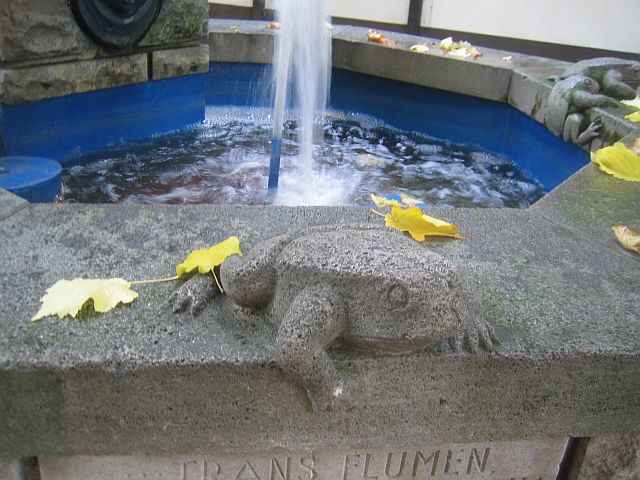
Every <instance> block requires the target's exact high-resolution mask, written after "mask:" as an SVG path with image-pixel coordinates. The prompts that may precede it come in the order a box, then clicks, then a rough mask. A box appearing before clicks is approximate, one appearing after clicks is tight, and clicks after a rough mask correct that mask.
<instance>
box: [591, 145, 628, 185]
mask: <svg viewBox="0 0 640 480" xmlns="http://www.w3.org/2000/svg"><path fill="white" fill-rule="evenodd" d="M591 161H592V162H595V163H597V164H598V166H599V167H600V169H601V170H602V171H604V172H606V173H608V174H610V175H613V176H614V177H616V178H621V179H623V180H629V181H632V182H640V155H638V154H637V153H636V152H634V151H633V150H631V149H630V148H627V147H626V146H625V145H624V144H623V143H620V142H618V143H616V144H614V145H613V146H611V147H605V148H601V149H600V150H598V151H597V152H592V153H591Z"/></svg>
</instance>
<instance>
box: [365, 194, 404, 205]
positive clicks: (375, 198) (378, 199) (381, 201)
mask: <svg viewBox="0 0 640 480" xmlns="http://www.w3.org/2000/svg"><path fill="white" fill-rule="evenodd" d="M371 201H372V202H373V203H374V204H375V206H376V207H378V208H382V207H399V206H400V202H399V201H398V200H393V199H391V198H385V197H382V196H379V195H374V194H373V193H372V194H371Z"/></svg>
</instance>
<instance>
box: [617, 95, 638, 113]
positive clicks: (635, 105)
mask: <svg viewBox="0 0 640 480" xmlns="http://www.w3.org/2000/svg"><path fill="white" fill-rule="evenodd" d="M620 103H621V104H623V105H626V106H627V107H631V108H635V109H636V110H640V96H637V97H636V98H634V99H633V100H621V101H620Z"/></svg>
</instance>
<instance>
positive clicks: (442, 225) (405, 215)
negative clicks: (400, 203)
mask: <svg viewBox="0 0 640 480" xmlns="http://www.w3.org/2000/svg"><path fill="white" fill-rule="evenodd" d="M385 225H386V226H387V227H392V228H397V229H399V230H401V231H403V232H409V234H410V235H411V236H412V237H413V239H414V240H417V241H418V242H423V241H424V239H425V238H426V237H428V236H437V237H453V238H459V239H462V238H464V237H462V236H461V235H460V234H459V233H458V227H457V226H456V225H454V224H453V223H448V222H445V221H442V220H440V219H438V218H434V217H430V216H429V215H425V214H424V213H423V212H422V209H421V208H419V207H411V208H408V209H407V210H403V209H402V208H400V207H392V208H391V213H388V214H387V215H385Z"/></svg>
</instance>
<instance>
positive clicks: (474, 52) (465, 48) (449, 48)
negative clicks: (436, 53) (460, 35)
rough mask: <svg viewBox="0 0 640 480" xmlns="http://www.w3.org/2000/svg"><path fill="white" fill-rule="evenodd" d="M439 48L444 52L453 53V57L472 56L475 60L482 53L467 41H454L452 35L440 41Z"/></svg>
mask: <svg viewBox="0 0 640 480" xmlns="http://www.w3.org/2000/svg"><path fill="white" fill-rule="evenodd" d="M439 46H440V49H441V50H442V51H443V52H444V54H445V55H446V54H449V55H453V56H455V57H463V58H465V57H473V59H474V60H475V59H476V58H478V57H481V56H482V53H481V52H480V51H479V50H478V49H477V48H476V47H474V46H473V45H471V44H470V43H469V42H464V41H462V42H454V41H453V38H452V37H447V38H445V39H444V40H442V41H441V42H440V45H439Z"/></svg>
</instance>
